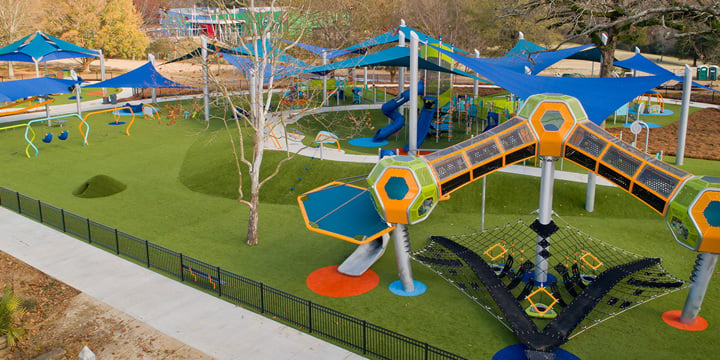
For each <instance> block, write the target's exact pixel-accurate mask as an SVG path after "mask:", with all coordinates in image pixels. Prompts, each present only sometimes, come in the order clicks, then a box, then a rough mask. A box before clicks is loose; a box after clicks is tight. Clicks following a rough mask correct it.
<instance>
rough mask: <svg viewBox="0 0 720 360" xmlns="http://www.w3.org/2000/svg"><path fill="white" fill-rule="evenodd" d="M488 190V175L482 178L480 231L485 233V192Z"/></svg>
mask: <svg viewBox="0 0 720 360" xmlns="http://www.w3.org/2000/svg"><path fill="white" fill-rule="evenodd" d="M486 189H487V175H485V176H483V178H482V201H481V203H482V207H481V209H480V231H485V190H486Z"/></svg>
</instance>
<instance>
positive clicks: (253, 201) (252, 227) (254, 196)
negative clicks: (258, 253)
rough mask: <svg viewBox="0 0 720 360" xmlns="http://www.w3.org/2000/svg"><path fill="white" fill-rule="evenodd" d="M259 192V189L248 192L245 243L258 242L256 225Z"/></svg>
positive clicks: (258, 215)
mask: <svg viewBox="0 0 720 360" xmlns="http://www.w3.org/2000/svg"><path fill="white" fill-rule="evenodd" d="M259 206H260V192H259V191H251V192H250V216H249V218H248V225H247V240H246V241H245V244H247V245H257V244H258V232H259V231H258V230H259V229H258V226H259V224H260V208H259Z"/></svg>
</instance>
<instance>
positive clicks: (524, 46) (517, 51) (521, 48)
mask: <svg viewBox="0 0 720 360" xmlns="http://www.w3.org/2000/svg"><path fill="white" fill-rule="evenodd" d="M545 50H547V49H546V48H544V47H542V46H540V45H537V44H535V43H533V42H531V41H528V40H525V39H520V40H518V42H517V44H515V46H513V48H512V49H510V50H508V52H506V53H505V55H503V56H502V57H512V56H523V55H529V54H534V53H537V52H541V51H545Z"/></svg>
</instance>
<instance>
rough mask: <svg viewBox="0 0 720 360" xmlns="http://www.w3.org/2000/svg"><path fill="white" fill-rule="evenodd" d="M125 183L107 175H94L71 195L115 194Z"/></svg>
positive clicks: (91, 196) (94, 196)
mask: <svg viewBox="0 0 720 360" xmlns="http://www.w3.org/2000/svg"><path fill="white" fill-rule="evenodd" d="M125 189H127V185H125V184H123V183H122V182H120V181H119V180H116V179H113V178H112V177H110V176H107V175H95V176H93V177H91V178H90V179H88V180H87V181H85V182H84V183H83V184H82V185H80V186H79V187H78V188H77V189H75V191H73V195H75V196H77V197H81V198H88V199H91V198H98V197H105V196H110V195H114V194H117V193H119V192H121V191H123V190H125Z"/></svg>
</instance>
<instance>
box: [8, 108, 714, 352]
mask: <svg viewBox="0 0 720 360" xmlns="http://www.w3.org/2000/svg"><path fill="white" fill-rule="evenodd" d="M213 111H214V112H215V113H216V114H219V113H220V112H221V111H222V108H214V110H213ZM343 116H347V115H343ZM112 120H113V118H112V115H110V114H103V115H97V116H95V117H93V118H91V119H90V123H91V126H92V128H91V132H90V137H89V139H88V142H89V144H88V146H82V141H81V140H80V138H79V134H78V132H77V124H76V123H73V124H70V122H69V123H68V124H66V125H65V127H63V129H69V130H70V138H69V139H68V140H66V141H59V140H57V139H55V140H53V142H51V143H49V144H46V143H42V142H40V141H37V140H36V144H37V145H38V147H39V149H40V153H39V156H37V157H32V158H30V159H28V158H27V157H25V154H24V146H25V143H24V139H23V138H22V134H23V131H24V130H21V129H11V130H6V131H0V157H1V158H2V159H3V166H2V167H0V185H3V186H6V187H8V188H11V189H13V190H17V191H19V192H21V193H23V194H25V195H28V196H31V197H33V198H37V199H41V200H42V201H44V202H47V203H49V204H52V205H55V206H59V207H62V208H64V209H66V210H68V211H71V212H73V213H76V214H78V215H81V216H86V217H89V218H91V219H92V220H95V221H98V222H100V223H103V224H105V225H108V226H112V227H116V228H118V229H119V230H121V231H124V232H127V233H130V234H133V235H135V236H138V237H141V238H143V239H147V240H149V241H152V242H155V243H157V244H160V245H162V246H166V247H168V248H171V249H173V250H176V251H179V252H182V253H183V254H186V255H188V256H192V257H195V258H198V259H201V260H203V261H205V262H208V263H210V264H213V265H216V266H220V267H222V268H224V269H227V270H230V271H233V272H235V273H237V274H240V275H243V276H247V277H249V278H252V279H254V280H257V281H262V282H264V283H265V284H267V285H269V286H273V287H276V288H279V289H281V290H284V291H287V292H290V293H292V294H295V295H297V296H300V297H303V298H306V299H309V300H311V301H313V302H315V303H318V304H322V305H325V306H329V307H331V308H333V309H336V310H339V311H342V312H345V313H347V314H350V315H352V316H355V317H358V318H361V319H364V320H367V321H369V322H372V323H375V324H377V325H380V326H383V327H386V328H388V329H391V330H394V331H398V332H400V333H402V334H405V335H408V336H411V337H413V338H416V339H418V340H420V341H422V342H428V343H430V344H432V345H434V346H438V347H440V348H442V349H445V350H448V351H451V352H453V353H457V354H459V355H462V356H465V357H469V358H473V359H488V358H490V357H491V356H492V355H493V354H494V353H495V352H496V351H498V350H500V349H501V348H503V347H505V346H508V345H511V344H514V343H517V339H516V338H515V337H514V336H513V335H512V333H511V332H510V331H508V330H507V329H506V328H505V327H504V326H502V325H501V324H500V323H499V322H498V321H497V320H495V319H494V318H493V317H492V316H490V315H489V314H488V313H487V312H485V310H483V309H482V308H481V307H480V306H479V305H477V304H476V303H474V302H473V301H472V300H471V299H469V298H467V297H466V296H465V295H463V294H462V293H460V292H459V291H458V290H456V289H455V288H454V287H453V286H452V285H451V284H449V283H447V282H446V281H444V280H443V279H442V278H441V277H439V276H438V275H436V274H435V273H433V272H431V271H430V270H429V269H427V268H425V267H424V266H422V265H420V264H418V263H416V262H413V264H412V266H413V272H414V277H415V278H416V279H417V280H419V281H422V282H423V283H425V284H426V285H427V286H428V289H429V290H428V292H427V293H426V294H424V295H422V296H418V297H411V298H406V297H398V296H395V295H392V294H391V293H390V292H389V291H388V290H387V286H388V285H389V284H390V283H391V282H393V281H395V280H396V279H397V266H396V264H395V258H394V256H393V254H392V252H393V249H388V253H387V254H386V255H385V256H384V257H383V258H382V259H380V261H378V263H376V264H375V265H374V266H373V268H372V269H373V270H374V271H375V272H377V273H378V275H379V276H380V285H379V286H378V287H377V288H376V289H374V290H372V291H370V292H368V293H366V294H363V295H360V296H355V297H350V298H328V297H323V296H320V295H317V294H315V293H313V292H312V291H310V290H309V289H308V288H307V286H306V285H305V279H306V277H307V275H308V274H310V273H311V272H313V271H314V270H317V269H319V268H322V267H325V266H330V265H336V264H339V263H340V262H342V261H343V260H344V258H345V257H346V256H347V255H349V254H350V253H351V252H352V251H353V250H354V248H355V246H354V245H352V244H350V243H346V242H343V241H340V240H336V239H333V238H329V237H327V236H323V235H320V234H317V233H314V232H311V231H309V230H307V229H306V227H305V224H304V222H303V220H302V217H301V215H300V211H299V208H298V205H297V200H296V198H297V196H298V195H300V194H301V193H303V192H305V191H308V190H310V189H313V188H316V187H318V186H321V185H323V184H325V183H327V182H329V181H331V180H334V179H339V178H344V177H349V176H355V175H363V174H367V173H368V172H369V171H370V169H371V168H372V165H369V164H352V163H341V162H332V161H326V160H319V159H318V158H308V157H296V158H294V159H292V160H290V161H289V162H288V163H287V164H286V166H284V167H283V168H282V169H281V171H280V173H279V175H278V176H277V177H276V178H274V179H272V180H270V181H269V182H267V184H266V185H265V187H264V188H263V192H262V195H261V201H262V204H261V207H260V212H261V213H260V241H259V245H258V246H254V247H249V246H246V245H245V244H244V241H245V232H246V226H247V225H246V224H247V219H248V211H247V208H246V207H245V206H244V205H242V204H240V203H239V202H238V201H237V198H238V191H237V189H238V186H239V181H238V178H237V170H236V167H235V162H234V159H233V157H232V154H231V152H230V146H229V141H228V139H229V138H228V135H227V132H226V131H225V128H224V125H223V124H222V123H221V122H220V121H218V120H212V121H211V123H210V124H209V125H208V124H205V123H204V122H202V121H200V120H195V119H178V120H177V123H176V124H170V123H169V121H168V119H167V118H166V115H164V113H163V115H162V117H161V119H160V120H144V119H137V120H136V123H135V125H134V126H133V128H132V130H131V136H127V135H125V134H124V128H119V127H117V126H112V125H108V123H109V122H111V121H112ZM382 120H383V119H381V118H379V119H378V121H382ZM385 121H386V120H385ZM306 126H310V127H316V128H319V125H317V124H307V125H306ZM60 130H61V129H60V128H59V127H50V128H48V127H42V125H38V126H37V131H38V133H39V134H42V133H44V132H53V133H54V134H56V135H57V133H58V132H59V131H60ZM340 130H341V129H338V132H340ZM341 145H342V146H343V148H345V144H344V143H343V144H341ZM248 146H249V145H248ZM247 149H249V148H247ZM266 155H267V156H266V158H265V161H264V162H263V170H262V171H263V173H265V174H266V173H268V171H272V170H273V169H274V168H275V165H276V164H277V162H278V161H280V160H281V159H283V158H285V157H286V156H287V154H286V153H283V152H276V151H269V152H267V153H266ZM666 161H668V158H666ZM683 168H685V169H686V170H688V171H697V172H698V173H702V174H707V175H715V176H717V175H720V167H718V166H717V162H713V161H706V160H694V159H686V164H685V165H684V166H683ZM243 173H244V174H246V173H247V171H245V170H243ZM99 175H105V176H108V177H111V178H112V179H115V180H116V181H118V182H121V183H123V184H125V185H127V188H126V189H125V190H124V191H121V192H118V193H115V194H114V195H112V196H105V197H95V198H79V197H77V196H75V195H73V192H74V191H75V190H77V188H78V186H80V185H82V184H84V183H85V182H87V181H88V180H89V179H93V178H94V177H96V176H99ZM245 176H247V175H245ZM246 180H247V179H245V181H244V182H243V183H246V182H247V181H246ZM539 183H540V180H539V179H538V178H533V177H526V176H521V175H514V174H506V173H502V172H498V173H494V174H491V175H489V176H488V180H487V191H486V197H487V199H486V200H487V209H486V214H485V226H486V227H487V228H492V227H495V226H501V225H503V224H505V223H507V222H512V221H515V220H516V219H518V218H523V219H526V220H527V219H529V220H532V218H533V217H532V215H531V214H530V213H531V212H532V211H533V210H535V209H536V208H537V204H538V189H539ZM244 191H245V194H247V188H245V190H244ZM481 191H482V188H481V184H480V182H476V183H473V184H470V185H468V186H466V187H464V188H463V189H461V190H459V191H457V192H456V193H453V195H452V196H451V198H450V199H449V200H447V201H444V202H442V203H440V204H439V205H438V206H437V208H436V210H435V211H434V213H433V214H432V215H431V216H430V217H429V219H428V220H426V221H424V222H422V223H420V224H418V225H414V226H411V227H410V228H409V234H410V238H411V245H412V248H413V249H419V248H421V247H423V246H424V245H425V243H426V242H427V239H428V236H430V235H453V234H459V233H466V232H472V231H476V230H478V229H479V228H480V221H481V220H480V216H481V195H482V194H481ZM584 199H585V188H584V185H583V184H578V183H569V182H563V181H556V183H555V191H554V210H555V211H556V212H557V213H558V214H559V215H560V216H561V217H562V220H558V221H565V222H567V223H569V224H571V225H573V226H575V227H576V228H578V229H580V230H582V231H584V232H585V233H587V234H589V235H591V236H592V237H594V238H597V239H599V240H602V241H605V242H607V243H610V244H612V245H615V246H617V247H620V248H622V249H625V250H628V251H631V252H635V253H638V254H640V255H643V256H653V257H662V258H663V260H664V264H665V266H666V268H667V269H668V270H669V271H670V272H672V273H674V274H676V275H678V276H679V277H681V278H687V276H688V275H689V273H690V270H691V268H692V264H693V261H694V258H695V255H696V254H695V253H693V252H691V251H688V250H686V249H684V248H683V247H681V246H680V245H678V244H676V243H675V242H674V240H673V239H672V236H671V235H670V233H669V231H668V230H667V226H666V225H665V223H664V221H663V219H662V218H661V217H660V216H658V215H657V214H656V213H655V212H654V211H652V210H650V209H649V208H647V207H646V206H644V205H642V204H641V203H640V202H639V201H637V200H635V199H633V198H632V197H631V196H629V195H628V194H626V193H625V192H623V191H620V190H618V189H616V188H608V187H601V186H600V187H598V189H597V194H596V199H597V201H596V207H595V211H594V212H593V213H588V212H586V211H585V210H584ZM718 281H720V280H718V277H717V276H716V277H715V278H714V279H713V280H712V282H711V285H710V290H709V291H708V293H707V296H706V298H705V302H704V306H703V310H702V312H701V315H702V316H703V317H705V318H706V319H707V320H708V321H709V323H710V324H711V325H710V326H711V328H710V329H709V330H707V331H704V332H697V333H693V332H682V331H680V330H676V329H674V328H671V327H669V326H667V325H665V324H664V323H663V321H662V320H661V318H660V316H661V314H662V312H664V311H666V310H674V309H681V308H682V305H683V302H684V299H685V296H686V294H687V290H683V291H680V292H676V293H673V294H671V295H669V296H666V297H662V298H660V299H658V300H655V301H652V302H650V303H648V304H644V305H642V306H639V307H637V308H635V309H632V310H630V311H628V312H626V313H624V314H621V315H620V316H618V317H616V318H613V319H610V320H609V321H607V322H605V323H602V324H600V325H598V326H596V327H594V328H592V329H590V330H588V331H586V332H584V333H582V334H580V335H579V336H578V337H576V338H574V339H572V340H571V341H570V342H568V343H567V344H566V345H565V346H563V348H564V349H566V350H568V351H570V352H572V353H574V354H576V355H577V356H579V357H580V358H582V359H585V360H591V359H608V358H622V356H626V357H625V358H632V359H660V358H676V357H682V356H689V357H692V358H712V357H713V356H715V353H716V349H715V347H714V331H713V330H712V329H713V326H716V325H717V324H718V323H720V309H718V307H720V305H719V304H720V302H718V299H720V286H718V285H719V284H718ZM619 354H620V355H619Z"/></svg>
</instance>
